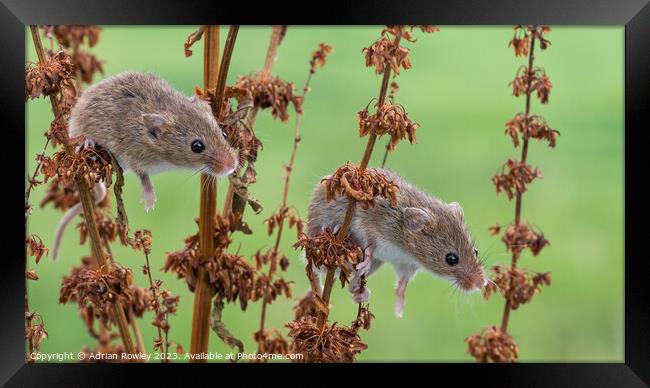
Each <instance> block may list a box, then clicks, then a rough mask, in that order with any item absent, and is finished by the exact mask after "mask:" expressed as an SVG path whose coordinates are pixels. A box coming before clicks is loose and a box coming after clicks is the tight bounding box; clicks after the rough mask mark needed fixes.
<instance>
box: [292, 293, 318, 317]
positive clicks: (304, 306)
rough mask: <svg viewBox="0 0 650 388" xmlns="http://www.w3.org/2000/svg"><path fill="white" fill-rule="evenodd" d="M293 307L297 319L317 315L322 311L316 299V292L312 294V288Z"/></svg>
mask: <svg viewBox="0 0 650 388" xmlns="http://www.w3.org/2000/svg"><path fill="white" fill-rule="evenodd" d="M293 309H294V311H295V317H296V319H295V320H296V321H300V320H301V319H302V318H306V317H316V316H317V315H318V312H319V311H320V309H319V308H318V303H317V302H316V300H315V299H314V294H312V292H311V290H310V291H308V292H307V294H305V296H303V297H302V298H300V300H298V302H297V303H296V305H295V306H294V307H293Z"/></svg>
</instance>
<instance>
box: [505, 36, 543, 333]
mask: <svg viewBox="0 0 650 388" xmlns="http://www.w3.org/2000/svg"><path fill="white" fill-rule="evenodd" d="M535 34H536V32H531V37H530V51H529V52H528V85H527V86H526V112H525V114H526V118H525V120H526V129H525V130H524V134H523V136H522V137H523V145H522V148H521V164H525V163H526V158H527V156H528V135H527V134H528V117H529V115H530V100H531V98H530V96H531V94H532V90H531V89H532V78H533V77H532V76H533V74H534V70H533V61H534V60H535V54H534V52H535ZM521 201H522V193H520V192H517V196H516V199H515V228H518V227H519V225H520V224H521ZM515 268H517V256H516V255H515V254H514V253H513V255H512V263H511V265H510V269H511V270H514V269H515ZM511 292H512V289H510V290H509V291H508V295H509V294H510V293H511ZM511 309H512V306H511V304H510V300H509V299H507V300H506V304H505V306H504V308H503V317H502V319H501V331H503V332H506V331H508V321H509V319H510V310H511Z"/></svg>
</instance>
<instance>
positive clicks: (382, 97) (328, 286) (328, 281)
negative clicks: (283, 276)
mask: <svg viewBox="0 0 650 388" xmlns="http://www.w3.org/2000/svg"><path fill="white" fill-rule="evenodd" d="M401 38H402V33H401V29H400V30H399V32H398V33H397V35H396V36H395V40H394V41H393V44H394V46H396V47H397V46H398V45H399V42H400V39H401ZM390 73H391V68H390V66H386V68H385V69H384V77H383V78H382V81H381V88H380V89H379V101H378V102H377V109H378V110H379V109H381V107H382V106H383V105H384V102H385V101H386V92H387V90H388V81H389V80H390ZM376 141H377V135H375V134H374V133H373V132H370V135H369V136H368V143H367V144H366V149H365V151H364V153H363V158H362V159H361V163H360V164H359V172H360V173H363V172H364V171H365V169H366V168H367V167H368V163H369V162H370V157H371V156H372V151H373V149H374V147H375V142H376ZM355 207H356V202H355V201H354V200H352V198H348V208H347V210H346V211H345V218H344V219H343V224H342V225H341V228H340V229H339V232H338V234H337V235H336V238H337V240H338V241H339V242H343V241H344V240H345V238H346V237H347V235H348V229H349V228H350V224H351V223H352V216H353V215H354V209H355ZM335 271H336V269H335V268H329V269H328V270H327V276H326V277H325V285H324V287H323V295H322V296H321V299H322V300H323V302H324V304H325V305H326V306H328V305H329V301H330V294H331V293H332V287H333V286H334V273H335ZM326 321H327V314H325V312H323V311H319V313H318V327H319V328H320V329H321V330H322V329H323V327H324V326H325V322H326Z"/></svg>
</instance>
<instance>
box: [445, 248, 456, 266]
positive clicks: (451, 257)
mask: <svg viewBox="0 0 650 388" xmlns="http://www.w3.org/2000/svg"><path fill="white" fill-rule="evenodd" d="M445 261H446V262H447V264H449V265H451V266H452V267H453V266H454V265H456V264H458V255H457V254H455V253H453V252H449V253H447V255H445Z"/></svg>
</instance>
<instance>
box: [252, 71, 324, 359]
mask: <svg viewBox="0 0 650 388" xmlns="http://www.w3.org/2000/svg"><path fill="white" fill-rule="evenodd" d="M313 75H314V73H313V72H312V71H310V72H309V75H308V76H307V81H305V86H304V87H303V89H302V98H303V103H304V101H305V95H306V94H307V93H308V91H309V84H310V82H311V78H312V76H313ZM301 118H302V115H300V114H297V115H296V124H295V127H294V130H293V147H292V149H291V156H290V157H289V164H288V165H287V166H286V174H285V176H284V190H283V192H282V204H281V205H280V213H279V214H281V218H280V223H279V224H278V233H277V235H276V236H275V245H273V250H272V251H271V263H270V265H269V272H268V276H269V278H270V279H271V278H273V274H274V273H275V271H276V270H277V266H278V263H277V255H278V253H279V252H280V241H281V240H282V230H283V229H284V220H285V214H286V210H287V197H288V195H289V183H290V181H291V173H292V172H293V166H294V164H295V161H296V154H297V152H298V145H299V144H300V125H301ZM266 306H267V303H266V300H264V301H263V302H262V313H261V315H260V334H262V333H264V326H265V320H266ZM260 346H261V342H260ZM258 350H259V349H258Z"/></svg>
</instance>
